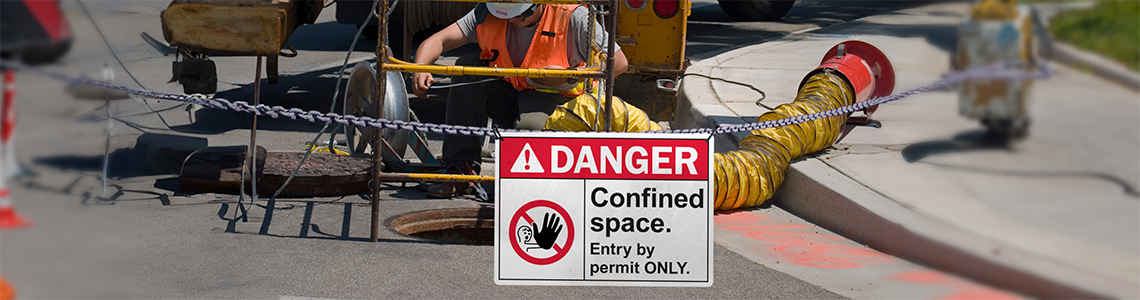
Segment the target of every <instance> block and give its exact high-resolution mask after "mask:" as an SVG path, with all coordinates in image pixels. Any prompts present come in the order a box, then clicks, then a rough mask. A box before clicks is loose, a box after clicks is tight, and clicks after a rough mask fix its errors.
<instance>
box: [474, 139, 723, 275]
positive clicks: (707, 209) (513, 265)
mask: <svg viewBox="0 0 1140 300" xmlns="http://www.w3.org/2000/svg"><path fill="white" fill-rule="evenodd" d="M496 150H497V151H496V153H498V155H499V158H498V159H497V160H496V164H495V174H496V178H495V191H496V192H495V200H496V203H497V204H496V209H495V224H501V225H497V226H496V228H495V283H496V284H500V285H624V286H702V287H707V286H711V285H712V280H713V254H712V250H713V246H712V245H713V226H712V222H713V221H712V212H713V207H712V206H713V203H712V201H713V200H714V199H713V196H714V195H713V194H712V193H713V192H714V189H713V188H714V187H713V182H714V181H715V180H713V179H714V178H713V177H712V174H713V170H712V168H713V160H712V138H711V137H710V136H708V135H694V134H617V133H606V134H599V133H570V132H530V133H510V134H507V133H504V134H503V139H502V140H500V141H499V142H498V143H497V144H496Z"/></svg>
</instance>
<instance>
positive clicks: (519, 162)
mask: <svg viewBox="0 0 1140 300" xmlns="http://www.w3.org/2000/svg"><path fill="white" fill-rule="evenodd" d="M542 172H546V170H544V169H543V168H542V163H539V162H538V155H534V150H532V149H530V143H526V145H523V148H522V152H520V153H519V157H518V158H516V159H515V164H514V165H513V166H511V173H542Z"/></svg>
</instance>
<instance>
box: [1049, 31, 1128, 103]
mask: <svg viewBox="0 0 1140 300" xmlns="http://www.w3.org/2000/svg"><path fill="white" fill-rule="evenodd" d="M1052 56H1053V57H1052V59H1053V60H1054V61H1056V62H1060V63H1063V64H1066V65H1069V66H1072V67H1073V68H1074V69H1078V70H1085V69H1087V70H1091V71H1092V73H1093V74H1096V75H1097V76H1100V77H1101V78H1104V79H1108V80H1111V81H1113V82H1116V83H1119V84H1121V85H1124V86H1126V87H1128V88H1130V89H1132V90H1133V91H1140V74H1138V73H1135V72H1132V70H1129V69H1128V68H1127V67H1125V66H1124V65H1122V64H1120V63H1117V62H1115V61H1111V60H1109V59H1107V58H1104V57H1102V56H1100V55H1098V54H1096V53H1092V52H1088V51H1084V50H1081V49H1080V48H1077V47H1076V46H1073V45H1070V44H1067V43H1064V42H1059V41H1053V55H1052Z"/></svg>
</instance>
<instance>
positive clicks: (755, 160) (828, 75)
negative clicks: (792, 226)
mask: <svg viewBox="0 0 1140 300" xmlns="http://www.w3.org/2000/svg"><path fill="white" fill-rule="evenodd" d="M854 103H855V94H854V93H853V92H852V90H851V87H850V86H849V85H848V84H847V83H846V80H845V79H843V78H842V77H840V76H839V75H838V74H836V73H835V72H834V70H832V69H821V70H819V72H817V73H816V74H814V75H811V77H809V78H808V80H807V81H805V83H804V84H803V86H801V87H800V91H799V94H798V95H797V96H796V100H795V101H793V102H791V103H786V104H782V105H780V106H777V107H776V108H775V109H774V110H772V111H770V112H767V113H765V114H763V115H760V119H759V120H758V121H757V122H763V121H769V120H778V119H783V118H788V117H794V116H798V115H807V114H812V113H817V112H821V111H825V110H830V109H834V108H838V107H841V106H846V105H851V104H854ZM846 122H847V116H846V115H843V116H837V117H829V118H823V119H817V120H814V121H810V122H805V123H800V124H794V125H791V126H783V127H773V128H765V129H759V130H753V131H752V132H751V133H752V135H749V136H748V137H745V138H744V139H742V140H741V141H740V146H739V148H738V149H739V150H736V151H731V152H725V153H716V154H714V155H713V157H714V159H715V160H716V167H715V168H716V170H715V172H716V202H715V205H716V206H715V207H716V209H718V210H728V209H736V208H741V207H753V206H757V205H760V204H762V203H764V201H767V200H768V199H770V198H772V195H774V194H775V193H776V188H778V187H780V184H781V183H783V182H784V174H785V173H786V172H787V171H788V164H789V163H790V162H791V161H792V160H794V159H796V158H798V157H800V155H804V154H808V153H812V152H816V151H819V150H823V149H824V148H827V147H828V146H830V145H831V144H832V143H834V142H835V140H836V139H838V138H839V133H840V131H841V130H842V128H843V125H844V124H845V123H846Z"/></svg>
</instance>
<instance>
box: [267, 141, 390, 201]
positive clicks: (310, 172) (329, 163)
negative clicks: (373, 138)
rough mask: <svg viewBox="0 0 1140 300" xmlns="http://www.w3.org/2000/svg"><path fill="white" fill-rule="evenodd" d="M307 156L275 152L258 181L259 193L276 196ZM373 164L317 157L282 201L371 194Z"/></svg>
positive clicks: (295, 179) (355, 159) (283, 193)
mask: <svg viewBox="0 0 1140 300" xmlns="http://www.w3.org/2000/svg"><path fill="white" fill-rule="evenodd" d="M304 155H305V153H303V152H271V153H269V156H268V157H267V158H266V161H265V167H264V169H263V170H262V172H261V177H260V178H258V181H257V192H258V194H262V195H267V196H268V195H273V193H274V192H276V191H277V189H278V188H280V187H281V185H283V184H284V183H285V180H287V179H288V178H289V174H291V173H292V172H293V169H294V168H296V167H297V163H298V162H300V161H301V157H302V156H304ZM371 172H372V161H371V160H369V159H367V158H359V157H351V156H347V155H336V154H330V153H313V154H310V155H309V158H308V159H306V160H305V164H304V165H302V166H301V169H299V170H298V171H297V175H296V176H295V177H293V180H292V181H290V182H289V186H287V187H286V188H285V190H283V191H281V195H279V197H289V198H305V197H326V196H343V195H354V194H359V193H363V192H366V191H368V181H369V174H370V173H371Z"/></svg>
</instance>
